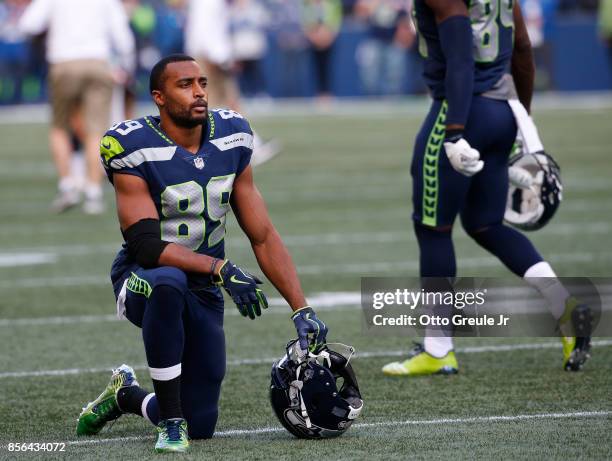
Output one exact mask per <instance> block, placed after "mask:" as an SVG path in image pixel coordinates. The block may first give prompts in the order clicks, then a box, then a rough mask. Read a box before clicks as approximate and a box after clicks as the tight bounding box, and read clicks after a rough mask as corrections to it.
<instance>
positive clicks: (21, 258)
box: [0, 252, 57, 267]
mask: <svg viewBox="0 0 612 461" xmlns="http://www.w3.org/2000/svg"><path fill="white" fill-rule="evenodd" d="M56 261H57V255H56V254H54V253H32V252H28V253H21V252H20V253H0V267H17V266H35V265H39V264H52V263H54V262H56Z"/></svg>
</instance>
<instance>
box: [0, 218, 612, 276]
mask: <svg viewBox="0 0 612 461" xmlns="http://www.w3.org/2000/svg"><path fill="white" fill-rule="evenodd" d="M611 231H612V221H600V222H590V223H581V222H568V223H557V224H555V225H554V226H551V227H550V228H548V229H547V230H546V233H547V235H575V234H576V233H577V232H580V233H581V234H582V235H584V234H608V233H610V232H611ZM455 238H459V239H464V240H467V239H469V237H468V236H467V235H466V234H464V233H461V232H460V233H458V234H457V235H456V236H455ZM283 241H284V242H285V244H287V245H288V246H290V247H298V246H318V245H353V244H361V243H399V242H412V241H416V240H415V237H414V236H413V234H412V232H411V230H410V229H408V228H407V229H406V230H405V231H390V232H352V233H351V232H344V233H342V232H329V233H321V234H318V233H312V234H303V235H286V236H284V237H283ZM227 245H228V247H229V248H236V247H248V246H249V243H248V241H247V240H246V239H244V238H228V239H227ZM120 247H121V243H119V242H117V243H98V244H86V243H75V244H65V245H48V246H41V247H29V248H16V249H11V248H6V249H0V267H2V266H3V264H4V263H3V261H4V259H6V260H7V261H9V262H10V261H11V258H14V259H18V258H22V259H24V260H27V259H28V257H31V258H32V259H37V258H43V256H44V257H47V258H49V259H53V258H57V257H58V256H89V255H92V254H114V253H116V252H117V251H118V250H119V248H120ZM8 264H9V263H6V265H8Z"/></svg>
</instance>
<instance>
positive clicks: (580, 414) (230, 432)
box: [65, 410, 612, 446]
mask: <svg viewBox="0 0 612 461" xmlns="http://www.w3.org/2000/svg"><path fill="white" fill-rule="evenodd" d="M610 415H612V411H607V410H604V411H575V412H567V413H535V414H522V415H490V416H474V417H469V418H437V419H416V420H414V419H413V420H410V419H408V420H399V421H398V420H396V421H379V422H372V423H357V424H355V425H353V427H352V429H351V430H362V429H370V428H377V427H401V426H422V425H431V426H443V425H455V424H480V423H505V422H514V421H530V420H542V419H569V418H577V419H585V418H603V417H608V416H610ZM283 432H285V429H283V428H281V427H259V428H253V429H227V430H224V431H219V432H216V433H215V438H216V437H235V436H250V435H259V434H275V433H283ZM145 440H153V437H152V436H134V437H109V438H96V439H84V440H70V441H68V442H65V443H66V444H67V445H70V446H74V445H76V446H78V445H99V444H103V443H114V442H133V441H134V442H135V441H145Z"/></svg>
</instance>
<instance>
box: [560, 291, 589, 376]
mask: <svg viewBox="0 0 612 461" xmlns="http://www.w3.org/2000/svg"><path fill="white" fill-rule="evenodd" d="M592 324H593V313H592V312H591V309H590V308H589V306H587V305H586V304H580V303H579V302H578V300H576V298H574V297H570V298H567V301H566V302H565V311H564V312H563V315H562V316H561V318H560V319H559V332H560V333H561V344H563V369H564V370H565V371H580V370H581V369H582V367H583V365H584V363H585V362H586V361H587V360H588V359H589V358H590V357H591V329H592Z"/></svg>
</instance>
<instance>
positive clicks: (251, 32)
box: [0, 0, 612, 104]
mask: <svg viewBox="0 0 612 461" xmlns="http://www.w3.org/2000/svg"><path fill="white" fill-rule="evenodd" d="M193 1H201V2H205V1H207V0H193ZM521 1H522V5H523V11H524V16H525V18H526V22H527V24H528V28H529V33H530V37H531V40H532V43H533V45H534V48H535V53H536V62H537V66H538V81H537V87H538V88H539V89H557V88H558V87H559V85H557V84H556V83H557V82H555V78H554V74H555V70H554V65H553V63H552V61H553V59H554V52H553V51H551V47H550V44H551V41H554V40H555V37H554V27H555V24H557V23H558V22H560V21H563V20H564V18H576V17H578V18H580V21H582V22H581V24H583V23H584V22H585V21H586V23H587V24H588V25H589V27H590V28H592V29H593V35H598V38H597V40H598V41H599V42H600V43H601V44H602V45H604V44H606V45H608V54H609V58H610V62H612V52H611V51H610V46H609V45H610V44H612V0H599V1H598V0H521ZM29 3H30V0H1V1H0V104H15V103H20V102H40V101H45V100H46V99H47V88H46V85H45V84H44V82H45V77H46V73H47V65H46V63H45V50H44V44H45V35H44V33H43V34H41V35H40V36H36V37H33V38H32V37H28V36H26V35H25V34H24V33H23V31H21V30H20V28H19V26H18V24H19V19H20V17H21V16H22V14H23V12H24V10H25V9H26V8H27V6H28V4H29ZM410 3H411V0H227V11H228V13H229V22H230V34H231V49H232V58H231V59H228V60H227V62H225V63H223V65H224V66H225V67H226V70H228V71H231V72H234V73H235V74H236V76H237V77H238V78H239V83H240V88H241V90H242V93H243V94H244V95H246V96H261V97H267V96H274V97H278V96H280V97H297V96H314V95H319V96H323V97H327V96H332V95H340V96H346V95H349V96H351V95H395V94H410V93H420V92H423V91H424V87H423V86H422V83H421V81H420V78H419V73H420V64H419V60H418V58H417V54H418V52H417V50H416V46H415V42H416V40H415V31H414V28H413V26H412V23H411V21H410V13H409V11H410V8H411V4H410ZM123 5H124V7H125V8H126V11H127V13H128V15H129V18H130V27H131V30H132V33H133V34H134V37H135V42H136V53H135V56H134V60H135V74H134V75H133V78H132V80H131V81H132V90H133V92H134V93H135V94H136V96H137V97H138V98H139V99H143V98H146V97H147V95H148V90H147V78H148V72H149V70H150V68H151V66H152V65H153V64H154V63H155V62H156V61H157V60H158V59H159V58H160V56H163V55H167V54H170V53H177V52H183V51H185V49H186V48H187V51H189V44H188V43H186V41H187V40H188V39H187V40H186V37H188V34H186V25H187V22H188V16H189V14H188V12H189V8H190V5H189V0H123ZM598 16H599V17H598ZM101 20H103V19H101ZM198 33H200V34H201V35H203V36H204V37H207V38H208V37H209V36H207V31H205V30H201V31H198ZM602 49H603V46H602ZM602 55H603V53H602ZM604 61H605V60H604ZM606 72H607V70H606ZM557 73H559V72H557ZM561 86H563V85H562V84H561ZM600 86H601V85H600ZM561 89H564V88H561Z"/></svg>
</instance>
